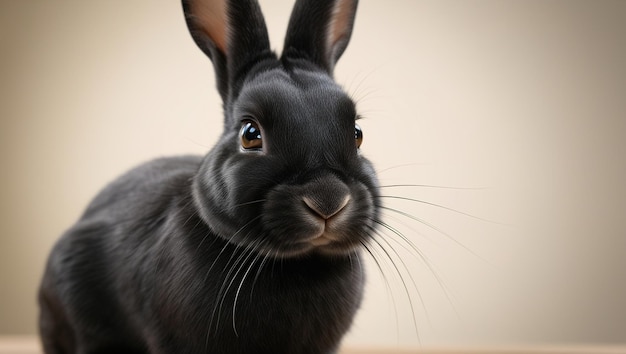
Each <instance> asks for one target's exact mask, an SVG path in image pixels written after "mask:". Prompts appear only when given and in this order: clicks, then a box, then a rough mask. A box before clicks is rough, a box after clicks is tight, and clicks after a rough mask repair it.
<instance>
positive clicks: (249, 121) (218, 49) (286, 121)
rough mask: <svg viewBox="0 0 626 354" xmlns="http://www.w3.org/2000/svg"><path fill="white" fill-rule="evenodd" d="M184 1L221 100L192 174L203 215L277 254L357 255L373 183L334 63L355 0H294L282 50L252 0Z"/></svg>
mask: <svg viewBox="0 0 626 354" xmlns="http://www.w3.org/2000/svg"><path fill="white" fill-rule="evenodd" d="M183 8H184V11H185V16H186V20H187V24H188V27H189V30H190V33H191V35H192V37H193V39H194V40H195V42H196V44H197V45H198V46H199V47H200V49H201V50H202V51H203V52H204V53H205V54H206V55H207V56H208V57H209V58H210V59H211V61H212V62H213V66H214V69H215V75H216V82H217V89H218V91H219V93H220V95H221V97H222V100H223V103H224V106H223V108H224V131H223V133H222V135H221V137H220V139H219V141H218V142H217V144H216V145H215V146H214V148H213V149H212V150H211V151H210V152H209V153H208V155H207V156H206V158H205V159H204V162H203V163H202V166H201V168H200V169H199V171H198V173H197V175H196V176H195V180H194V201H195V204H196V207H197V209H198V212H199V214H200V215H201V217H202V219H203V220H204V222H206V223H207V224H208V225H209V227H210V228H211V230H212V231H213V232H214V233H216V234H217V235H218V236H219V237H222V238H224V239H226V240H228V241H229V242H230V243H232V244H235V245H239V246H242V247H247V248H254V249H255V250H256V251H258V252H261V253H264V254H266V255H271V256H275V257H292V256H300V255H305V254H309V253H318V254H324V255H347V254H349V253H351V252H355V251H356V250H357V249H359V246H360V245H362V244H365V243H366V242H368V240H369V238H370V237H371V236H370V235H371V234H372V232H373V230H374V227H375V220H376V219H377V217H378V191H377V180H376V176H375V172H374V169H373V168H372V165H371V164H370V162H369V161H368V160H367V159H365V158H364V157H363V156H362V155H361V153H360V149H359V148H360V145H361V141H362V138H363V135H362V132H361V129H360V128H359V126H358V125H357V124H356V122H355V121H356V120H357V119H358V117H359V116H358V114H357V111H356V105H355V103H354V101H353V100H352V99H351V98H350V97H349V95H348V94H346V93H345V92H344V91H343V90H342V88H341V87H340V86H339V85H338V84H337V83H336V82H335V81H334V80H333V69H334V66H335V63H336V62H337V60H338V59H339V58H340V56H341V55H342V53H343V52H344V50H345V48H346V46H347V44H348V42H349V39H350V36H351V33H352V28H353V24H354V16H355V13H356V8H357V1H356V0H298V1H297V2H296V4H295V6H294V9H293V12H292V14H291V17H290V21H289V25H288V29H287V35H286V38H285V42H284V47H283V48H284V49H283V53H282V55H281V56H280V57H278V56H277V55H276V54H275V53H274V52H272V51H271V50H270V44H269V38H268V34H267V29H266V26H265V21H264V19H263V15H262V13H261V10H260V7H259V4H258V3H257V2H256V1H254V0H231V1H228V0H183Z"/></svg>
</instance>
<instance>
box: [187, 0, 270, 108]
mask: <svg viewBox="0 0 626 354" xmlns="http://www.w3.org/2000/svg"><path fill="white" fill-rule="evenodd" d="M182 3H183V10H184V12H185V19H186V21H187V26H188V27H189V32H190V33H191V36H192V37H193V39H194V41H195V42H196V44H197V45H198V47H200V49H202V51H203V52H204V53H205V54H206V55H207V56H208V57H209V58H210V59H211V61H213V66H214V68H215V74H216V76H217V88H218V91H219V93H220V95H221V96H222V99H223V100H224V102H226V100H227V98H228V95H229V94H230V93H232V92H231V91H232V90H233V89H235V88H236V87H238V85H239V83H238V80H241V79H242V78H243V76H245V73H246V69H249V67H250V66H251V64H252V63H254V62H255V61H258V60H259V59H260V57H261V56H263V55H266V56H267V55H272V56H273V54H272V53H271V51H270V49H269V48H270V43H269V37H268V35H267V28H266V26H265V20H264V19H263V14H262V13H261V8H260V7H259V4H258V2H257V1H256V0H182Z"/></svg>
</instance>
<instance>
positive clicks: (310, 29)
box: [283, 0, 358, 75]
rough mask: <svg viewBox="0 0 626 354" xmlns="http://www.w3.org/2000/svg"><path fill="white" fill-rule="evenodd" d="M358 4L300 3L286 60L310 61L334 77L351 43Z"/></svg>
mask: <svg viewBox="0 0 626 354" xmlns="http://www.w3.org/2000/svg"><path fill="white" fill-rule="evenodd" d="M357 4H358V0H298V1H297V2H296V4H295V6H294V8H293V12H292V13H291V18H290V19H289V26H288V28H287V36H286V38H285V45H284V49H283V57H287V58H304V59H308V60H310V61H312V62H314V63H315V64H317V65H318V66H319V67H321V68H322V69H324V70H326V71H327V72H328V73H329V74H331V75H332V73H333V69H334V67H335V63H336V62H337V60H339V57H341V54H343V51H344V50H345V49H346V47H347V46H348V42H349V41H350V36H351V35H352V27H353V26H354V16H355V15H356V8H357Z"/></svg>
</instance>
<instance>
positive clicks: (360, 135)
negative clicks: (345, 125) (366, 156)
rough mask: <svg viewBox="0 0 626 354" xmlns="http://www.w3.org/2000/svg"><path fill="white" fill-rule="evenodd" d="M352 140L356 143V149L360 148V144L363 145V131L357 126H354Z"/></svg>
mask: <svg viewBox="0 0 626 354" xmlns="http://www.w3.org/2000/svg"><path fill="white" fill-rule="evenodd" d="M354 139H355V141H356V148H357V149H358V148H359V147H361V143H363V131H362V130H361V127H359V125H358V124H356V123H355V124H354Z"/></svg>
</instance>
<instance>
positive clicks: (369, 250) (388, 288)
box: [361, 241, 400, 333]
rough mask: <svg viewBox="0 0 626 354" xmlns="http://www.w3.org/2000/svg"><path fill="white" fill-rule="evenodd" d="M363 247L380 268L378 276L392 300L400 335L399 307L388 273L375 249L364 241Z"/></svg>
mask: <svg viewBox="0 0 626 354" xmlns="http://www.w3.org/2000/svg"><path fill="white" fill-rule="evenodd" d="M361 245H362V246H363V248H364V249H365V251H366V252H367V253H368V254H369V255H370V256H371V257H372V260H373V261H374V263H375V264H376V267H377V268H378V274H379V275H380V276H381V277H382V279H383V282H384V283H385V290H386V291H387V297H388V298H389V299H390V300H391V304H392V307H393V312H394V315H395V316H394V319H395V323H396V333H398V332H397V329H399V328H400V322H399V316H398V305H397V304H396V300H395V297H394V296H393V290H392V289H391V284H390V283H389V278H387V273H386V272H385V271H384V270H383V267H382V265H381V263H380V262H381V260H379V259H378V257H376V254H375V252H374V249H373V248H370V247H368V245H367V243H365V242H362V241H361Z"/></svg>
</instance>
